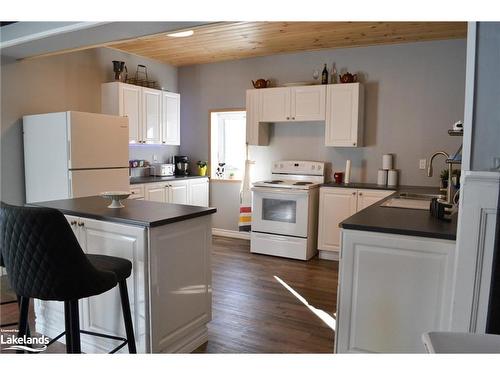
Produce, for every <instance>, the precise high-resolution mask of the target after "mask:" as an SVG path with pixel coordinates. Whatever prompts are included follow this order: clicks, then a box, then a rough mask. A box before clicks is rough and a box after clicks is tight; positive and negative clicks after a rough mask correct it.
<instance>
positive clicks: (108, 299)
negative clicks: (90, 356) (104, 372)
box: [35, 216, 147, 353]
mask: <svg viewBox="0 0 500 375" xmlns="http://www.w3.org/2000/svg"><path fill="white" fill-rule="evenodd" d="M66 218H67V220H68V222H69V223H70V225H71V228H72V229H73V232H74V233H75V236H76V238H77V240H78V243H79V244H80V246H81V248H82V250H83V251H84V252H85V253H87V254H100V255H110V256H117V257H121V258H125V259H128V260H130V261H131V262H132V274H131V275H130V277H129V278H128V279H127V289H128V294H129V300H130V310H131V314H132V324H133V327H134V334H135V339H136V346H137V351H138V352H139V353H144V352H146V350H147V343H146V341H147V340H146V309H147V307H146V303H145V288H146V284H145V279H144V278H145V273H146V268H145V263H144V256H145V253H146V252H145V249H146V246H147V234H146V229H145V228H144V227H137V226H130V225H122V224H115V223H109V222H105V221H100V220H93V219H87V218H81V217H76V216H66ZM79 307H80V309H79V310H80V329H82V330H87V331H92V332H98V333H104V334H108V335H112V336H119V337H125V336H126V334H125V326H124V323H123V314H122V312H121V311H122V310H121V302H120V293H119V289H118V286H117V287H115V288H113V289H111V290H109V291H107V292H105V293H103V294H100V295H98V296H93V297H90V298H84V299H81V300H80V306H79ZM35 315H36V327H37V332H42V333H44V334H46V335H48V336H49V337H55V336H57V335H58V334H59V333H61V332H62V331H64V304H63V303H62V302H53V301H51V302H48V301H40V300H35ZM80 339H81V344H82V351H84V352H85V353H95V352H98V353H105V352H109V351H111V350H112V349H114V348H115V347H116V346H118V344H119V343H120V342H118V341H114V340H109V339H103V338H100V337H96V336H91V335H85V334H82V335H81V338H80ZM123 352H125V353H126V352H127V347H126V346H125V348H123V349H121V350H120V353H123Z"/></svg>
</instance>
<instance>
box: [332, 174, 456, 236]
mask: <svg viewBox="0 0 500 375" xmlns="http://www.w3.org/2000/svg"><path fill="white" fill-rule="evenodd" d="M344 185H345V184H344ZM349 185H351V184H349ZM361 185H369V184H361ZM324 186H329V185H328V184H325V185H324ZM334 186H338V187H341V186H339V185H335V184H334ZM358 186H359V185H357V186H356V188H360V189H361V188H363V189H364V188H369V187H366V186H363V187H361V186H360V187H358ZM376 186H378V185H376ZM342 187H347V186H342ZM349 187H352V186H349ZM393 189H394V190H395V192H398V193H401V192H407V193H421V194H438V193H439V189H438V188H433V187H419V186H398V187H397V188H393ZM393 189H389V188H384V190H393ZM393 195H394V194H391V195H390V196H388V197H387V198H384V199H383V200H381V201H380V202H377V203H375V204H372V205H371V206H369V207H367V208H365V209H364V210H361V211H359V212H358V213H356V214H354V215H352V216H350V217H349V218H347V219H346V220H344V221H342V222H341V223H340V227H341V228H343V229H353V230H362V231H369V232H382V233H393V234H403V235H407V236H417V237H429V238H440V239H445V240H453V241H455V240H456V234H457V215H456V214H455V215H453V216H452V218H451V221H443V220H439V219H437V218H435V217H433V216H431V214H430V212H429V211H426V210H415V209H408V208H396V207H383V206H381V204H382V203H383V202H384V201H386V200H388V199H390V198H391V197H392V196H393Z"/></svg>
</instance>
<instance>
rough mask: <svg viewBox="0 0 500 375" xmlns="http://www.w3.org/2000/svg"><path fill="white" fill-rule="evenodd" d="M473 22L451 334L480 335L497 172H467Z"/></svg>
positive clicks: (471, 25) (491, 246)
mask: <svg viewBox="0 0 500 375" xmlns="http://www.w3.org/2000/svg"><path fill="white" fill-rule="evenodd" d="M476 43H477V23H476V22H469V23H468V33H467V59H466V61H467V67H466V80H465V108H464V135H463V149H462V175H461V180H460V184H461V194H460V203H459V213H458V228H457V244H456V246H457V248H456V256H455V267H454V276H453V280H454V281H453V308H452V320H451V326H450V329H451V330H452V331H463V332H478V333H484V332H485V329H486V318H487V314H488V305H489V291H490V283H491V271H492V270H491V266H492V261H493V252H494V245H495V227H496V221H497V210H498V195H499V193H498V190H499V189H498V186H499V184H500V173H498V172H487V171H471V170H470V163H471V147H472V137H473V131H472V130H473V126H474V122H473V119H474V91H475V76H476Z"/></svg>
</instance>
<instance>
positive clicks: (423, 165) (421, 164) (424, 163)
mask: <svg viewBox="0 0 500 375" xmlns="http://www.w3.org/2000/svg"><path fill="white" fill-rule="evenodd" d="M426 164H427V159H420V161H419V164H418V167H419V168H420V169H425V165H426Z"/></svg>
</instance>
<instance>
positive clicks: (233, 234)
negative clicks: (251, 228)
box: [212, 228, 250, 241]
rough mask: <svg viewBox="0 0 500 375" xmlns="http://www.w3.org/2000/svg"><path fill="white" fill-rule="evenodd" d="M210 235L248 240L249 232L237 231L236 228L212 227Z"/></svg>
mask: <svg viewBox="0 0 500 375" xmlns="http://www.w3.org/2000/svg"><path fill="white" fill-rule="evenodd" d="M212 235H214V236H221V237H230V238H239V239H241V240H249V241H250V232H238V231H236V230H229V229H220V228H212Z"/></svg>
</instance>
